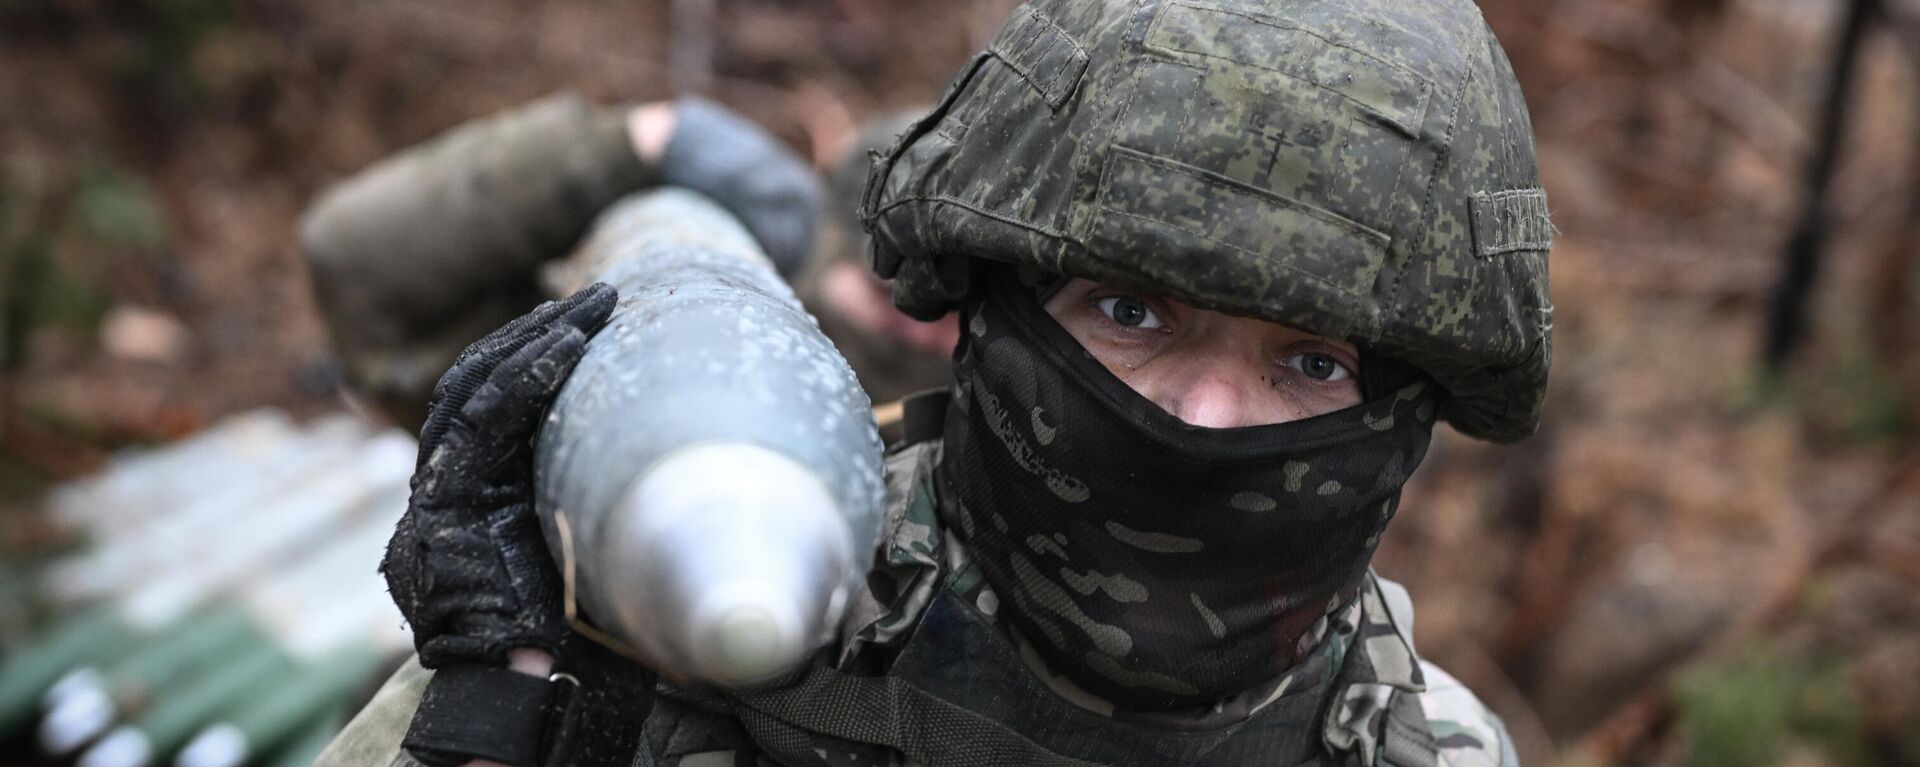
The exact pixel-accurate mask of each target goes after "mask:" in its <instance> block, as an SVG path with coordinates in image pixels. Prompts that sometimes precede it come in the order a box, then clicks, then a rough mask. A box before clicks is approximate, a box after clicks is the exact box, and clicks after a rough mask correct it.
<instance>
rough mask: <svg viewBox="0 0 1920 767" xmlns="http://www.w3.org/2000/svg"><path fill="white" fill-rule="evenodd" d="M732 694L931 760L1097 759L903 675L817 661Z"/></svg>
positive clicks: (1047, 764) (1045, 763)
mask: <svg viewBox="0 0 1920 767" xmlns="http://www.w3.org/2000/svg"><path fill="white" fill-rule="evenodd" d="M730 697H732V698H733V699H734V700H735V701H736V702H737V703H738V704H740V705H744V706H746V707H748V708H751V709H753V710H754V711H756V712H758V713H760V714H764V715H766V716H767V717H771V718H772V719H774V720H777V721H779V722H783V723H785V724H787V725H790V726H792V727H795V728H798V729H799V730H803V731H810V732H817V733H820V734H822V735H826V736H829V737H834V738H840V739H842V740H850V741H855V742H859V743H871V744H875V745H881V746H886V747H888V748H892V749H894V750H896V751H899V752H900V753H902V754H905V755H906V756H907V757H908V758H909V759H911V760H913V761H914V762H917V763H919V764H923V765H926V767H977V766H978V765H983V764H1008V765H1013V764H1018V765H1032V766H1033V767H1097V765H1096V764H1095V763H1094V762H1088V761H1084V760H1080V759H1074V758H1071V757H1066V756H1061V755H1059V754H1056V753H1054V752H1052V751H1048V750H1047V749H1045V748H1042V747H1041V746H1040V745H1039V744H1036V743H1034V742H1033V741H1031V740H1028V739H1027V738H1026V737H1025V736H1023V735H1021V734H1020V733H1018V732H1014V731H1013V730H1010V729H1008V728H1006V727H1005V726H1003V725H1001V724H999V723H998V722H995V721H993V720H991V719H987V718H986V717H983V716H980V715H979V714H975V713H973V712H971V711H968V710H966V709H964V708H961V707H959V706H956V705H953V704H952V703H948V702H946V701H944V700H941V699H939V698H936V697H934V696H933V695H931V694H928V693H927V692H926V691H924V690H921V689H919V688H916V687H914V686H913V685H911V684H908V683H907V682H906V680H904V679H901V678H899V677H892V676H883V677H859V676H851V675H848V674H843V673H840V672H839V671H835V670H833V669H830V668H827V667H826V666H814V667H813V668H811V669H809V670H808V671H807V673H806V674H805V675H804V676H802V677H801V678H800V679H799V680H798V681H797V682H795V683H793V684H789V685H786V686H782V687H780V688H777V689H772V690H765V691H757V692H749V691H740V692H734V693H731V694H730ZM743 719H744V717H743ZM756 739H758V738H757V737H756Z"/></svg>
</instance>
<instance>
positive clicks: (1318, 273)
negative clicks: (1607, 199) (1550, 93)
mask: <svg viewBox="0 0 1920 767" xmlns="http://www.w3.org/2000/svg"><path fill="white" fill-rule="evenodd" d="M862 216H863V217H864V219H865V220H866V223H867V227H868V229H869V231H870V232H871V233H872V234H873V236H874V245H873V260H874V268H875V270H876V271H878V272H879V273H880V274H881V276H883V277H890V278H893V279H894V301H895V303H896V304H898V305H899V307H900V308H901V309H902V310H903V311H905V312H907V313H908V314H910V315H913V316H916V317H920V318H923V319H924V318H931V317H934V316H938V315H940V314H943V313H945V312H947V311H949V310H951V309H952V308H954V307H955V306H956V305H957V304H958V303H959V302H960V301H961V300H962V299H964V298H965V297H966V296H967V294H968V292H969V290H970V288H971V285H970V283H971V281H972V274H973V269H972V265H973V262H972V261H971V259H973V258H986V259H993V260H997V261H1003V262H1008V263H1013V264H1017V265H1022V266H1029V267H1035V268H1039V269H1044V270H1048V271H1053V272H1057V273H1061V274H1067V275H1074V276H1081V277H1087V278H1090V279H1097V280H1102V281H1108V282H1115V283H1120V284H1128V285H1133V286H1135V287H1139V288H1143V289H1151V290H1154V291H1155V292H1158V293H1162V294H1165V295H1168V296H1171V297H1174V298H1177V299H1179V300H1181V301H1184V302H1187V303H1189V304H1192V305H1195V306H1199V307H1202V308H1207V309H1214V310H1218V311H1223V312H1227V313H1230V314H1237V315H1243V316H1250V317H1256V318H1260V319H1265V320H1270V321H1273V322H1278V323H1281V324H1285V325H1290V326H1293V327H1297V328H1301V329H1304V330H1308V331H1312V332H1315V333H1319V334H1321V335H1326V336H1330V337H1335V338H1345V339H1348V340H1350V341H1352V342H1354V343H1355V344H1358V345H1361V346H1364V347H1366V348H1368V349H1370V350H1372V351H1374V352H1375V353H1378V354H1381V355H1385V356H1388V357H1393V358H1396V359H1400V360H1403V361H1405V362H1407V363H1410V364H1412V365H1415V366H1417V367H1419V368H1420V369H1422V370H1424V371H1426V372H1427V373H1428V374H1429V375H1431V376H1433V378H1434V379H1435V380H1436V381H1437V382H1438V383H1439V384H1440V386H1441V387H1442V388H1443V389H1444V390H1445V391H1446V392H1447V396H1446V398H1445V400H1444V405H1443V407H1442V416H1443V417H1444V418H1446V419H1447V420H1448V421H1450V422H1451V423H1452V424H1453V425H1454V427H1455V428H1457V429H1459V430H1460V431H1461V432H1463V433H1466V434H1469V435H1472V436H1479V437H1484V438H1488V439H1494V440H1502V441H1505V440H1513V439H1518V438H1521V437H1524V436H1526V435H1527V434H1529V433H1531V432H1532V431H1533V429H1534V427H1535V425H1536V424H1537V423H1538V421H1539V416H1540V404H1541V398H1542V396H1543V394H1544V393H1545V389H1546V380H1547V366H1548V362H1549V359H1550V357H1551V351H1552V344H1551V335H1550V331H1551V329H1552V327H1553V322H1552V314H1553V310H1552V305H1551V302H1550V300H1549V299H1548V295H1547V259H1546V256H1547V250H1548V247H1549V245H1550V243H1551V238H1552V230H1553V227H1552V224H1551V223H1550V222H1549V221H1548V217H1547V207H1546V195H1545V193H1544V192H1543V191H1542V190H1541V189H1540V180H1539V171H1538V167H1537V165H1536V161H1535V158H1534V148H1533V133H1532V127H1531V126H1530V124H1529V122H1528V119H1527V110H1526V105H1525V104H1524V103H1523V102H1522V100H1521V95H1520V89H1519V86H1518V84H1517V83H1516V81H1515V79H1514V75H1513V70H1512V66H1511V65H1510V64H1509V63H1508V61H1507V58H1506V54H1505V53H1504V52H1503V51H1502V50H1501V49H1500V45H1499V43H1497V42H1496V41H1495V40H1494V39H1493V35H1492V33H1491V32H1490V31H1489V30H1488V29H1487V26H1486V23H1485V21H1484V20H1483V19H1482V18H1481V16H1480V13H1479V10H1478V9H1477V8H1475V6H1474V5H1473V3H1472V2H1470V0H1436V1H1435V2H1422V3H1408V2H1403V0H1356V1H1355V2H1338V3H1335V2H1314V3H1305V2H1292V3H1272V2H1256V1H1255V0H1163V1H1158V2H1156V1H1155V0H1035V1H1034V2H1030V3H1028V4H1026V5H1024V6H1022V7H1021V8H1019V9H1018V10H1016V11H1015V12H1014V14H1013V18H1012V19H1011V20H1010V21H1008V23H1007V25H1006V27H1005V28H1004V29H1002V30H1001V32H1000V33H999V35H998V36H997V37H996V38H995V39H994V41H993V43H992V44H991V45H990V46H989V47H988V48H987V50H986V51H983V52H982V53H980V54H979V55H978V56H976V57H975V58H974V59H973V61H972V62H971V63H970V64H968V65H967V66H966V67H965V68H964V69H963V70H962V71H961V73H960V75H959V76H958V77H957V78H956V79H955V80H954V81H953V83H952V84H951V85H950V86H949V87H948V90H947V92H946V95H945V96H944V97H943V98H942V99H941V102H940V104H939V105H938V106H936V107H935V108H934V110H933V111H932V112H931V113H929V114H928V115H927V116H926V117H925V118H923V119H922V120H921V121H919V122H918V123H916V124H914V126H913V127H912V128H911V129H910V130H908V131H907V132H906V133H904V134H902V135H901V137H900V139H899V141H898V142H897V143H896V144H895V145H894V147H893V148H892V149H891V150H890V151H888V152H886V153H884V154H879V155H876V156H875V157H874V165H873V169H872V173H871V174H870V177H869V181H868V187H867V192H866V195H865V198H864V199H863V204H862Z"/></svg>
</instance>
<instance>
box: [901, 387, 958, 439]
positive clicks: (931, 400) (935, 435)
mask: <svg viewBox="0 0 1920 767" xmlns="http://www.w3.org/2000/svg"><path fill="white" fill-rule="evenodd" d="M952 400H953V392H950V391H948V390H946V389H928V390H926V391H923V392H917V393H914V394H909V395H907V398H906V399H904V400H901V402H900V407H901V411H902V412H901V414H900V428H901V436H902V437H903V438H904V439H903V443H904V444H908V445H914V444H918V443H921V442H925V441H927V440H930V439H939V438H940V437H941V435H942V434H943V433H944V432H945V431H946V422H947V403H948V402H950V401H952Z"/></svg>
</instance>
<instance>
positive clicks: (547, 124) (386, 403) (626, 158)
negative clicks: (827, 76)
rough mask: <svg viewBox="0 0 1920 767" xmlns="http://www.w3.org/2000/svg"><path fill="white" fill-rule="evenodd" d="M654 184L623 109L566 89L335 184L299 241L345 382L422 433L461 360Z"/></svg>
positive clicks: (307, 220)
mask: <svg viewBox="0 0 1920 767" xmlns="http://www.w3.org/2000/svg"><path fill="white" fill-rule="evenodd" d="M656 175H657V174H656V171H655V169H653V168H651V167H648V166H647V165H646V164H644V163H642V162H641V160H640V159H639V158H638V157H637V156H636V154H635V152H634V150H633V148H632V146H631V143H630V141H629V139H628V135H627V130H626V120H625V110H624V109H619V108H603V107H597V106H594V105H592V104H589V103H588V102H587V101H585V100H584V99H582V98H580V97H579V96H578V95H575V94H571V93H562V94H557V95H554V96H549V97H547V98H544V99H541V100H539V101H536V102H533V103H531V104H527V105H524V106H521V107H518V108H515V109H513V110H510V111H507V112H503V113H501V114H498V115H494V116H491V117H486V118H482V119H479V120H475V121H472V122H469V123H466V124H464V125H461V126H459V127H457V128H454V129H453V130H451V131H449V132H447V133H445V134H443V135H441V136H439V137H437V138H435V139H433V140H431V141H428V142H427V143H424V144H421V145H419V146H415V147H412V148H410V149H407V150H405V151H402V152H400V153H399V154H396V155H394V156H392V157H389V158H387V159H385V160H382V161H380V162H379V163H376V164H374V165H373V166H371V167H369V168H366V169H365V170H362V171H360V172H359V173H357V174H355V175H353V176H351V177H349V178H347V179H344V180H342V181H340V182H339V183H336V184H334V185H333V186H332V187H331V188H329V189H327V190H325V191H324V192H323V193H322V194H321V195H320V196H319V198H318V199H317V201H316V202H315V203H314V204H313V205H312V207H310V208H309V209H308V211H307V213H306V215H305V216H304V217H303V218H302V220H301V222H300V232H299V238H300V246H301V249H302V251H303V252H304V253H305V256H306V259H307V263H308V265H309V267H310V269H311V274H312V278H313V287H314V293H315V296H316V298H317V299H318V303H319V305H320V309H321V312H322V314H323V315H324V317H325V319H326V322H327V325H328V327H329V329H330V330H331V331H332V333H333V336H334V341H335V342H336V343H337V345H338V347H339V349H340V352H341V355H342V358H343V362H344V363H345V366H346V372H347V374H348V376H349V378H350V379H351V380H352V382H353V383H354V384H356V385H357V386H358V387H359V388H360V389H361V390H362V391H363V392H365V393H367V394H369V395H370V396H371V397H372V398H373V400H374V401H375V403H376V404H378V405H380V406H382V407H383V408H385V409H387V410H388V411H389V412H390V413H391V414H393V415H395V416H396V417H397V418H398V419H399V420H401V421H402V422H405V423H408V424H409V425H416V426H417V425H418V420H419V419H420V417H422V416H423V415H424V411H425V404H426V399H427V396H428V395H429V394H430V393H431V391H432V387H433V384H434V382H435V381H436V380H438V378H439V375H440V373H441V371H443V370H445V369H446V367H447V365H448V364H450V363H451V362H452V360H453V358H454V356H455V355H457V354H458V353H459V352H460V350H461V349H462V348H464V347H465V345H466V344H467V343H468V342H470V341H472V340H474V339H477V338H479V337H480V336H481V335H483V334H484V333H485V332H486V331H488V330H490V329H492V328H494V327H497V326H499V325H500V324H502V323H504V322H506V321H507V320H510V319H512V318H513V317H516V316H519V315H520V314H523V313H525V312H526V311H527V309H529V308H531V307H532V305H533V304H535V303H537V302H538V301H539V300H540V299H542V298H544V296H543V295H542V294H541V291H540V289H539V279H538V278H539V272H540V269H541V266H542V265H543V264H545V263H546V262H548V261H550V260H553V259H557V258H561V257H563V256H565V255H566V254H567V253H568V252H569V251H570V250H571V249H572V248H573V246H574V244H575V242H576V241H577V240H578V239H579V238H580V237H581V236H582V235H583V234H584V233H585V232H586V230H587V228H588V226H589V225H591V224H592V222H593V220H594V217H595V216H597V215H599V213H600V211H601V210H602V209H603V208H605V207H606V206H607V205H609V204H611V203H612V202H614V201H615V200H617V199H619V198H620V197H621V196H623V195H625V194H626V193H628V192H631V191H634V190H636V189H640V188H644V187H646V186H649V185H652V184H653V183H654V182H655V176H656Z"/></svg>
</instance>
